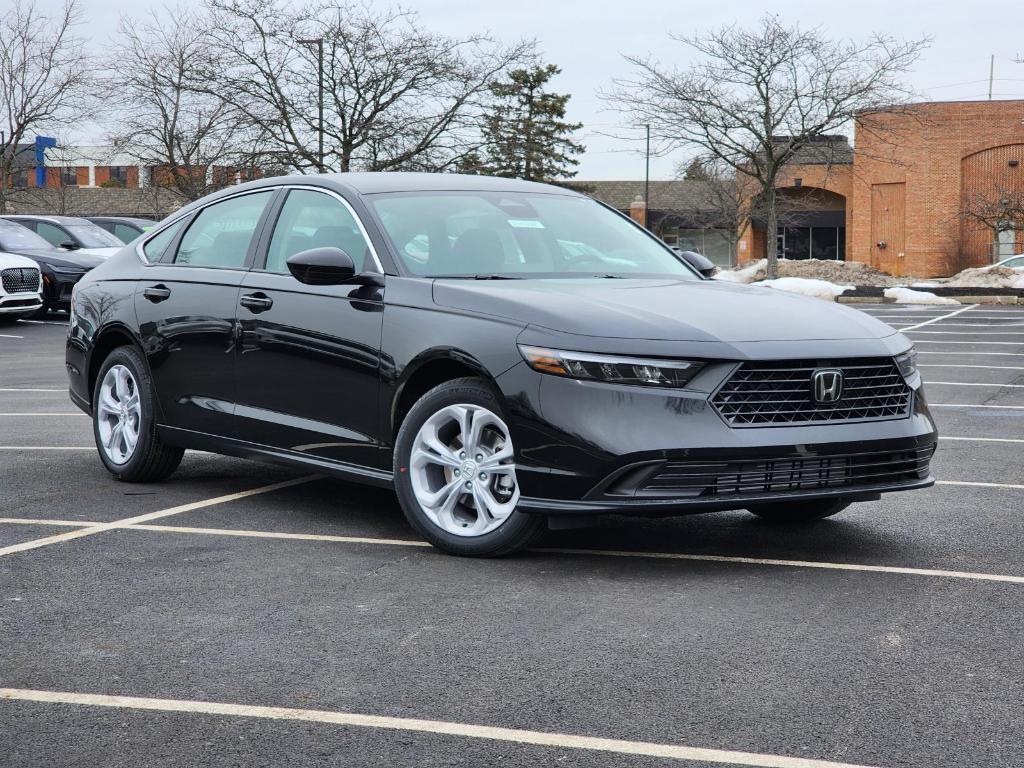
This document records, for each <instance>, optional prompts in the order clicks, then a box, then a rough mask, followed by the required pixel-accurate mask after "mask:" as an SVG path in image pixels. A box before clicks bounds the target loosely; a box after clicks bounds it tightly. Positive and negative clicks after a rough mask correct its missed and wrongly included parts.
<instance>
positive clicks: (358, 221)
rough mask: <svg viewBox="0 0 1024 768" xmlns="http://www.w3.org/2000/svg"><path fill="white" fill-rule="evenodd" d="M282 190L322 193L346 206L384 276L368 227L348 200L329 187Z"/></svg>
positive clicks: (299, 186)
mask: <svg viewBox="0 0 1024 768" xmlns="http://www.w3.org/2000/svg"><path fill="white" fill-rule="evenodd" d="M281 189H287V190H292V189H305V190H309V191H311V192H322V193H323V194H326V195H329V196H331V197H333V198H334V199H335V200H337V201H338V202H340V203H341V204H342V205H343V206H345V209H346V210H347V211H348V212H349V213H350V214H351V215H352V218H353V220H355V222H356V226H358V227H359V234H361V235H362V236H363V240H365V241H366V246H367V248H369V249H370V255H371V256H373V263H374V264H375V265H376V266H377V271H378V272H380V273H381V274H382V275H383V274H384V265H383V264H382V263H381V260H380V256H378V255H377V249H376V248H374V246H373V240H371V239H370V234H369V233H368V232H367V231H366V225H365V224H363V220H362V219H361V218H359V214H358V213H356V209H355V208H353V207H352V205H351V204H350V203H349V201H348V200H346V199H345V198H344V197H342V196H341V195H340V194H338V193H337V192H335V191H334V190H333V189H328V188H327V187H317V186H314V185H312V184H285V185H282V187H281ZM287 202H288V200H287V198H285V203H287ZM282 205H283V203H282ZM274 229H277V222H276V221H275V222H274ZM270 237H271V239H272V238H273V237H274V233H273V231H271V233H270ZM269 246H270V240H268V241H267V247H268V248H269Z"/></svg>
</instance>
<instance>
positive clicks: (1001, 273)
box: [945, 264, 1024, 288]
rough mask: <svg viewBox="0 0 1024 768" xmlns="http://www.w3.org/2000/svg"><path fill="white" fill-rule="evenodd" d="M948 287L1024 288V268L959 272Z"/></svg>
mask: <svg viewBox="0 0 1024 768" xmlns="http://www.w3.org/2000/svg"><path fill="white" fill-rule="evenodd" d="M945 284H946V285H951V286H956V287H967V288H1024V267H1014V268H1011V267H1000V266H996V265H995V264H993V265H992V266H990V267H976V268H974V269H965V270H964V271H963V272H958V273H957V274H955V275H953V276H952V277H951V278H949V280H946V281H945Z"/></svg>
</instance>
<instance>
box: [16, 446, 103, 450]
mask: <svg viewBox="0 0 1024 768" xmlns="http://www.w3.org/2000/svg"><path fill="white" fill-rule="evenodd" d="M95 450H96V446H94V445H0V451H95Z"/></svg>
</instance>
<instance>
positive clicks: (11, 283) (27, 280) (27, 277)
mask: <svg viewBox="0 0 1024 768" xmlns="http://www.w3.org/2000/svg"><path fill="white" fill-rule="evenodd" d="M0 282H2V283H3V286H4V290H5V291H7V293H23V292H25V291H32V292H35V291H38V290H39V270H38V269H33V268H31V267H24V268H20V267H16V268H14V269H5V270H3V271H2V272H0Z"/></svg>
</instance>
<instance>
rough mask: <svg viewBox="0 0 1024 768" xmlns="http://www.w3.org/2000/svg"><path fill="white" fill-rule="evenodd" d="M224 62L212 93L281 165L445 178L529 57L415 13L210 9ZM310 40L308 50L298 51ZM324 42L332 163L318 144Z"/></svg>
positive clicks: (213, 4)
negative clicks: (493, 90) (440, 27)
mask: <svg viewBox="0 0 1024 768" xmlns="http://www.w3.org/2000/svg"><path fill="white" fill-rule="evenodd" d="M208 7H209V9H210V11H211V14H212V19H211V25H210V26H211V34H212V35H213V37H214V39H215V45H216V46H217V47H218V49H219V50H220V51H222V52H223V53H224V58H223V60H222V61H221V62H220V63H219V64H218V67H217V68H216V69H214V70H212V71H211V72H210V76H209V78H208V82H209V83H210V84H211V87H212V89H213V90H214V91H215V92H216V93H219V94H223V95H224V97H225V98H227V99H228V100H229V101H230V103H231V105H232V106H233V107H234V108H235V109H237V110H238V111H239V112H241V113H242V114H243V115H244V116H245V118H246V119H247V121H248V123H249V126H250V130H252V131H253V132H254V133H255V134H257V135H258V136H260V137H261V139H262V140H264V141H265V142H266V145H267V147H268V152H270V153H271V154H272V156H273V157H274V158H275V159H276V160H277V161H278V162H280V163H281V164H283V165H286V166H289V167H291V168H294V169H296V170H299V171H303V172H305V171H307V170H314V171H317V170H319V171H326V170H336V171H348V170H355V169H365V170H397V169H414V170H444V169H448V168H451V167H453V166H455V165H456V164H457V163H458V161H459V160H460V158H462V157H463V156H465V155H466V154H467V153H469V152H470V151H472V150H473V149H474V148H476V147H477V146H479V143H480V140H479V126H478V118H479V115H480V114H481V113H482V109H483V105H482V101H483V97H484V96H485V95H486V94H487V92H488V86H489V85H490V83H491V82H492V81H493V80H494V79H495V78H496V77H497V76H498V75H499V74H500V73H502V72H503V71H505V70H506V69H508V68H509V67H510V66H512V65H514V64H518V63H521V62H523V61H525V60H526V59H527V58H528V54H530V52H531V51H532V43H519V44H517V45H513V46H511V47H502V46H499V45H496V44H494V43H493V42H492V41H491V40H490V39H488V38H486V37H484V36H479V35H476V36H470V37H465V38H450V37H445V36H443V35H438V34H434V33H432V32H428V31H426V30H424V29H423V28H422V27H421V26H420V25H419V21H418V18H417V16H416V15H415V14H414V13H411V12H408V11H404V10H383V11H378V10H374V9H373V8H372V7H371V6H369V5H355V4H345V3H339V2H337V0H316V1H315V3H314V4H312V5H309V6H307V7H305V8H303V9H301V10H298V11H293V10H291V9H290V8H289V7H288V6H286V5H285V4H283V3H282V2H280V0H276V1H275V0H272V1H271V2H264V0H208ZM303 40H306V41H307V42H306V43H304V42H302V41H303ZM310 40H322V41H323V85H324V93H325V102H326V103H325V105H324V123H323V126H322V130H323V133H324V144H325V158H324V161H323V164H322V165H321V162H320V158H319V155H318V151H317V138H318V132H319V131H320V130H321V126H320V124H319V120H318V104H317V95H318V86H319V82H318V77H319V72H318V60H317V58H318V57H317V49H316V47H315V46H312V45H310V44H308V41H310Z"/></svg>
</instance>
